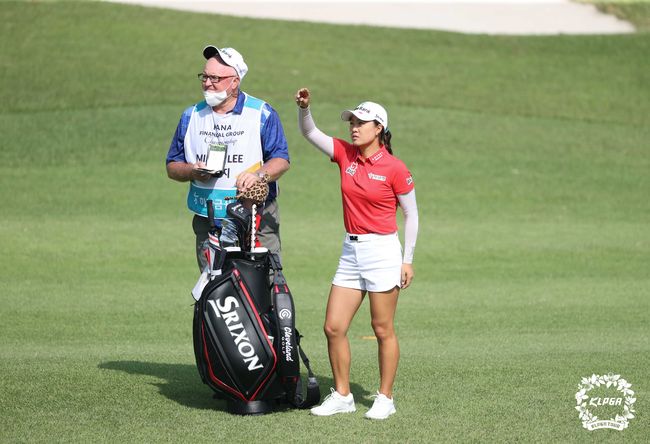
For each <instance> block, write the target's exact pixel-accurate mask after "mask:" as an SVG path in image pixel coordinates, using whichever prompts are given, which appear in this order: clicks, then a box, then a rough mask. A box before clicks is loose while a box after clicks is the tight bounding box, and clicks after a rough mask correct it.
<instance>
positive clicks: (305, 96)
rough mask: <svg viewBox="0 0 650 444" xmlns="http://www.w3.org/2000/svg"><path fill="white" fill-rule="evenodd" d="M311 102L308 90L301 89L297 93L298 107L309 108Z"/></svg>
mask: <svg viewBox="0 0 650 444" xmlns="http://www.w3.org/2000/svg"><path fill="white" fill-rule="evenodd" d="M310 101H311V94H310V93H309V90H308V89H307V88H300V89H299V90H298V92H297V93H296V105H298V106H299V107H301V108H307V107H308V106H309V102H310Z"/></svg>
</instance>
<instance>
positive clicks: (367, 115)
mask: <svg viewBox="0 0 650 444" xmlns="http://www.w3.org/2000/svg"><path fill="white" fill-rule="evenodd" d="M353 115H354V116H356V117H357V119H359V120H363V121H364V122H369V121H371V120H376V121H377V122H379V123H381V124H382V126H383V127H384V131H386V130H388V114H387V113H386V110H385V109H384V107H383V106H381V105H380V104H378V103H375V102H363V103H360V104H359V106H357V107H356V108H355V109H349V110H346V111H343V112H342V113H341V119H342V120H350V118H352V116H353Z"/></svg>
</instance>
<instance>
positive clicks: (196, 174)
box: [190, 162, 212, 182]
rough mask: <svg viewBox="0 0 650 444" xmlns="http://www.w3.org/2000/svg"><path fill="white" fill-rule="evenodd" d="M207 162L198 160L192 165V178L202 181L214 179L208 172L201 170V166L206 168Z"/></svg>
mask: <svg viewBox="0 0 650 444" xmlns="http://www.w3.org/2000/svg"><path fill="white" fill-rule="evenodd" d="M205 166H206V165H205V163H203V162H196V163H195V164H194V165H192V169H191V170H190V179H191V180H199V181H201V182H207V181H208V180H210V179H212V176H211V175H210V174H208V173H206V172H203V171H199V168H205Z"/></svg>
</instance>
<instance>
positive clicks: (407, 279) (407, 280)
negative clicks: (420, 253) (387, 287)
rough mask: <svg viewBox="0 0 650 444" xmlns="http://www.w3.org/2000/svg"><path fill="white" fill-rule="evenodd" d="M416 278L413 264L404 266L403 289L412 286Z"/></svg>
mask: <svg viewBox="0 0 650 444" xmlns="http://www.w3.org/2000/svg"><path fill="white" fill-rule="evenodd" d="M414 276H415V272H414V271H413V264H402V289H404V288H408V286H409V285H411V281H412V280H413V277H414Z"/></svg>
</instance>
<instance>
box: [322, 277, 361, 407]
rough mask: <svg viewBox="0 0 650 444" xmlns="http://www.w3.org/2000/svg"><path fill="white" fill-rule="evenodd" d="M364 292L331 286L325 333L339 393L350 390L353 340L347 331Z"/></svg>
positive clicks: (335, 386) (343, 393) (335, 385)
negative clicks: (351, 346) (349, 338)
mask: <svg viewBox="0 0 650 444" xmlns="http://www.w3.org/2000/svg"><path fill="white" fill-rule="evenodd" d="M363 296H364V292H362V291H361V290H356V289H353V288H345V287H338V286H336V285H332V288H331V289H330V295H329V299H328V301H327V312H326V314H325V327H324V330H325V336H327V351H328V353H329V358H330V365H331V366H332V376H333V377H334V388H335V389H336V391H337V392H339V394H341V395H343V396H347V395H348V393H350V361H351V353H350V342H349V341H348V337H347V332H348V328H349V327H350V323H351V322H352V318H353V317H354V314H355V313H356V312H357V310H358V309H359V306H360V305H361V302H362V301H363Z"/></svg>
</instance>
